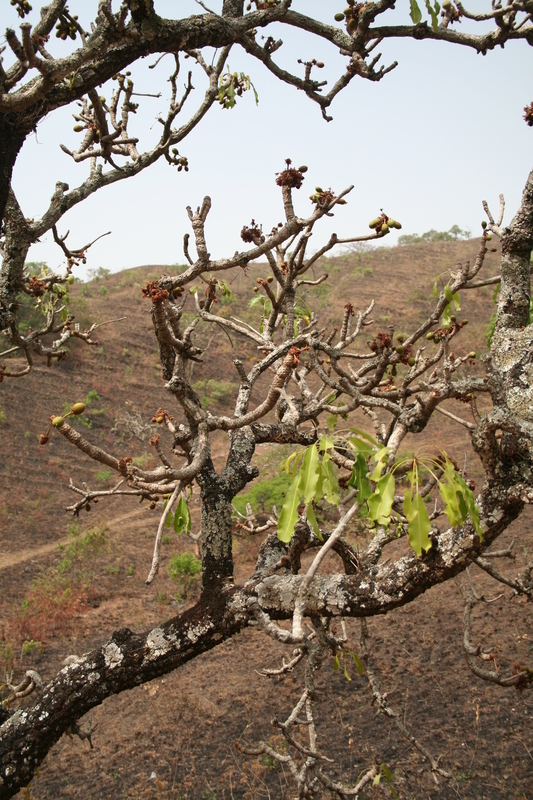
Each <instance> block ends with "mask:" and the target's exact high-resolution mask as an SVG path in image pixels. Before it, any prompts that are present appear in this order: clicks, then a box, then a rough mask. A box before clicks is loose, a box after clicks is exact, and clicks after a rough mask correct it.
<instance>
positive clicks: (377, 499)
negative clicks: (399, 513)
mask: <svg viewBox="0 0 533 800" xmlns="http://www.w3.org/2000/svg"><path fill="white" fill-rule="evenodd" d="M394 486H395V480H394V475H393V474H392V473H391V472H389V473H387V475H383V477H382V478H380V479H379V480H378V481H377V483H376V490H375V492H374V493H373V494H372V495H371V496H370V497H369V498H368V511H369V518H370V519H371V520H374V521H375V522H377V523H378V524H379V525H384V524H386V520H387V518H389V517H390V512H391V509H392V503H393V500H394Z"/></svg>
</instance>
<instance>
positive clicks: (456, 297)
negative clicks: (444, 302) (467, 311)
mask: <svg viewBox="0 0 533 800" xmlns="http://www.w3.org/2000/svg"><path fill="white" fill-rule="evenodd" d="M452 297H453V304H454V306H455V310H456V311H460V310H461V298H460V297H459V292H455V294H454V295H452Z"/></svg>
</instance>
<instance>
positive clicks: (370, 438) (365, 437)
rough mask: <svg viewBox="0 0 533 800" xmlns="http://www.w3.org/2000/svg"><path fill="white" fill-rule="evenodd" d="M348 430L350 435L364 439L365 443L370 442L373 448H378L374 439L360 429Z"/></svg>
mask: <svg viewBox="0 0 533 800" xmlns="http://www.w3.org/2000/svg"><path fill="white" fill-rule="evenodd" d="M350 430H351V432H352V433H355V434H356V435H357V436H360V437H361V439H366V441H367V442H370V444H373V445H374V447H379V444H378V443H377V441H376V440H375V439H374V437H373V436H371V435H370V434H369V433H367V432H366V431H362V430H361V428H350Z"/></svg>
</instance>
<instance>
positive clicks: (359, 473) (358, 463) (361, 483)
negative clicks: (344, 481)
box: [348, 453, 372, 505]
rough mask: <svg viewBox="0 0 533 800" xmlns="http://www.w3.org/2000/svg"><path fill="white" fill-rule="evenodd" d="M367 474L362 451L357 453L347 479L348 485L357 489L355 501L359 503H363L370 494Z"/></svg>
mask: <svg viewBox="0 0 533 800" xmlns="http://www.w3.org/2000/svg"><path fill="white" fill-rule="evenodd" d="M367 474H368V467H367V464H366V461H365V457H364V455H363V454H362V453H358V454H357V458H356V459H355V463H354V465H353V470H352V474H351V476H350V480H349V481H348V486H353V487H354V489H357V502H358V503H359V505H361V504H362V503H364V501H365V500H367V499H368V498H369V497H370V496H371V494H372V486H371V485H370V481H369V480H368V478H367Z"/></svg>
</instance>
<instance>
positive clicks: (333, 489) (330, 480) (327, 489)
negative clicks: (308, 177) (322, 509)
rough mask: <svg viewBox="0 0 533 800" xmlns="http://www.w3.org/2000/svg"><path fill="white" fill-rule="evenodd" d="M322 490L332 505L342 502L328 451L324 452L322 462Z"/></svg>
mask: <svg viewBox="0 0 533 800" xmlns="http://www.w3.org/2000/svg"><path fill="white" fill-rule="evenodd" d="M320 466H321V473H322V491H323V495H324V497H325V498H326V500H327V501H328V503H331V505H332V506H338V505H339V502H340V494H339V484H338V483H337V478H336V477H335V472H334V470H333V464H332V463H331V459H330V457H329V456H328V454H327V453H324V456H323V458H322V463H321V465H320Z"/></svg>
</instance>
